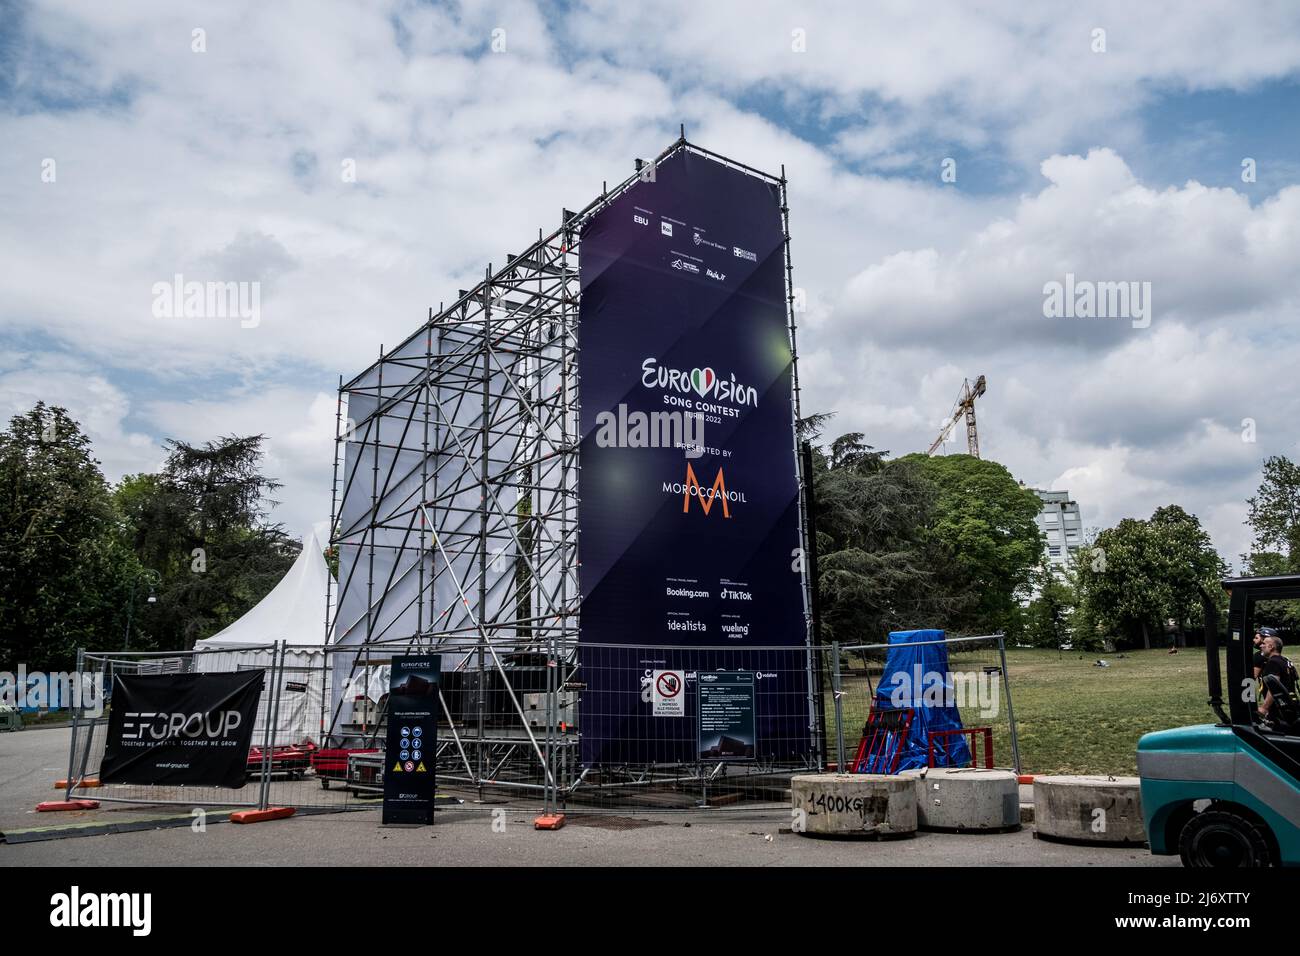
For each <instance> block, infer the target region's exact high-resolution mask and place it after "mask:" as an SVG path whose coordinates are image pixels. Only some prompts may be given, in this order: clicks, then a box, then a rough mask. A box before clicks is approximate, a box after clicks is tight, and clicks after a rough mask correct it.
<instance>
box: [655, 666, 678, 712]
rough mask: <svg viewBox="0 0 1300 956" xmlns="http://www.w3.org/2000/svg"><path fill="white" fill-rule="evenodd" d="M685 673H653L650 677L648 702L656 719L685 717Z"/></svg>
mask: <svg viewBox="0 0 1300 956" xmlns="http://www.w3.org/2000/svg"><path fill="white" fill-rule="evenodd" d="M685 689H686V673H685V671H655V672H654V673H653V674H652V676H651V696H650V700H651V701H652V702H653V704H654V715H655V716H656V717H685V716H686V694H685V693H683V691H684V690H685Z"/></svg>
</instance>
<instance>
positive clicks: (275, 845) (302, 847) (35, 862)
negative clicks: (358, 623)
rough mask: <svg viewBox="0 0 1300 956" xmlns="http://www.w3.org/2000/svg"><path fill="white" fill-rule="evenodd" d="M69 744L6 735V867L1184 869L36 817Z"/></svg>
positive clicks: (1051, 858) (718, 823) (1140, 851)
mask: <svg viewBox="0 0 1300 956" xmlns="http://www.w3.org/2000/svg"><path fill="white" fill-rule="evenodd" d="M68 737H69V732H68V730H67V729H66V728H49V729H34V730H27V731H23V732H20V733H16V734H0V832H2V833H5V834H6V842H4V843H0V867H7V866H115V865H136V866H304V865H322V866H348V865H351V866H392V865H400V866H418V865H422V864H423V865H443V866H508V867H531V866H600V867H648V866H655V867H660V866H763V867H770V866H917V867H926V866H931V867H962V866H1078V867H1113V866H1121V867H1132V866H1140V867H1152V866H1178V865H1179V864H1178V860H1177V858H1176V857H1174V858H1170V857H1154V856H1152V855H1151V854H1150V853H1149V852H1148V851H1147V850H1146V849H1145V848H1142V847H1136V848H1135V847H1126V848H1110V847H1088V846H1073V845H1068V844H1062V843H1054V842H1049V841H1046V840H1038V839H1035V838H1034V836H1033V834H1032V828H1031V827H1028V826H1026V827H1024V828H1023V829H1021V830H1020V831H1018V832H1014V833H1006V834H944V833H920V834H918V835H916V836H915V837H911V838H904V839H896V840H887V841H863V840H847V841H846V840H827V839H817V838H812V837H807V836H800V835H796V834H793V833H791V832H789V829H788V828H789V825H790V818H789V816H788V814H784V813H781V812H761V813H760V812H753V811H747V810H729V809H717V810H707V811H695V812H690V813H664V812H656V813H646V814H635V815H627V816H616V817H615V816H602V815H595V814H591V815H586V814H575V815H571V816H570V818H569V819H570V822H569V824H568V825H567V826H565V827H564V828H563V829H561V830H559V831H554V832H552V831H539V830H536V829H534V828H533V825H532V822H533V816H534V814H532V813H523V812H514V811H500V810H497V811H496V812H495V813H493V811H492V809H491V808H482V809H478V808H474V807H473V806H472V805H466V806H463V807H460V808H455V809H447V810H439V811H438V813H437V815H436V823H435V825H434V826H432V827H422V828H395V827H383V826H381V825H380V822H379V809H378V807H375V808H373V809H365V810H356V811H350V812H346V813H329V814H299V815H297V816H295V817H293V818H290V819H287V820H276V821H269V822H265V823H258V824H254V825H237V824H232V823H229V822H226V814H224V813H217V812H209V813H207V814H206V826H203V827H199V826H197V825H196V824H195V819H194V816H193V811H192V809H191V808H188V807H177V806H150V807H139V806H128V807H124V806H120V805H114V804H112V803H107V802H106V803H103V804H102V805H101V807H100V808H99V809H98V810H93V811H74V812H61V813H39V814H38V813H36V812H34V808H35V806H36V804H37V803H38V802H40V801H42V800H52V799H59V798H60V795H59V792H58V791H55V790H54V789H53V781H54V780H56V779H59V778H61V777H64V776H66V774H67V744H68ZM159 825H161V826H163V827H164V828H162V829H155V828H153V827H156V826H159ZM133 827H150V829H141V830H133V829H131V828H133ZM105 830H111V831H115V832H105ZM124 830H125V831H127V832H123V831H124ZM78 832H80V833H87V832H89V833H93V834H94V835H91V836H85V835H74V834H77V833H78ZM52 837H57V838H52ZM11 841H19V842H11ZM24 841H26V842H24Z"/></svg>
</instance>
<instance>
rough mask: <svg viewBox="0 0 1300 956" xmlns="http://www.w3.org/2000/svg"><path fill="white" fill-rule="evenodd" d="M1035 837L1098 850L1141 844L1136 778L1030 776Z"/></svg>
mask: <svg viewBox="0 0 1300 956" xmlns="http://www.w3.org/2000/svg"><path fill="white" fill-rule="evenodd" d="M1034 835H1035V836H1042V837H1047V838H1049V839H1053V840H1064V841H1067V842H1071V843H1090V844H1098V845H1102V846H1106V845H1110V846H1134V845H1141V844H1143V843H1145V842H1146V831H1145V830H1144V829H1143V826H1142V797H1141V791H1140V789H1139V785H1138V778H1137V777H1103V776H1090V777H1085V776H1061V777H1035V778H1034Z"/></svg>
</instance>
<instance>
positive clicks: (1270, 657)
mask: <svg viewBox="0 0 1300 956" xmlns="http://www.w3.org/2000/svg"><path fill="white" fill-rule="evenodd" d="M1260 652H1261V653H1262V654H1263V655H1264V663H1263V666H1262V667H1261V668H1260V672H1259V675H1260V677H1261V678H1264V677H1267V676H1269V675H1272V676H1274V677H1276V678H1277V679H1278V680H1279V681H1281V682H1282V686H1283V687H1284V688H1285V689H1286V692H1287V693H1288V694H1291V695H1293V696H1294V694H1295V688H1296V669H1295V665H1294V664H1292V663H1291V662H1290V661H1289V660H1288V659H1287V658H1286V657H1284V656H1283V655H1282V638H1280V637H1278V636H1277V635H1276V634H1270V635H1267V636H1265V638H1264V641H1263V643H1262V644H1261V645H1260ZM1272 706H1273V695H1272V694H1271V693H1270V692H1269V691H1267V690H1266V691H1265V692H1264V700H1263V702H1262V703H1261V704H1260V705H1259V712H1260V715H1261V716H1262V717H1265V718H1267V717H1268V713H1269V710H1270V709H1271V708H1272Z"/></svg>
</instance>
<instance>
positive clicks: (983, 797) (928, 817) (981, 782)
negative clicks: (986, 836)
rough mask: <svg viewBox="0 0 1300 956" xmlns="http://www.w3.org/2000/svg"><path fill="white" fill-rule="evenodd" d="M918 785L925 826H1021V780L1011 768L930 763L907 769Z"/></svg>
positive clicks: (990, 829)
mask: <svg viewBox="0 0 1300 956" xmlns="http://www.w3.org/2000/svg"><path fill="white" fill-rule="evenodd" d="M899 776H900V777H905V778H907V779H909V780H912V781H913V782H914V785H915V786H916V817H917V824H918V825H919V826H920V828H921V829H922V830H943V831H948V832H954V833H998V832H1003V833H1005V832H1008V831H1011V830H1018V829H1019V828H1020V784H1019V782H1018V781H1017V780H1016V775H1015V773H1013V772H1012V771H1010V770H984V769H981V768H975V767H962V768H957V767H929V768H922V769H919V770H904V771H903V772H902V773H901V774H899Z"/></svg>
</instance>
